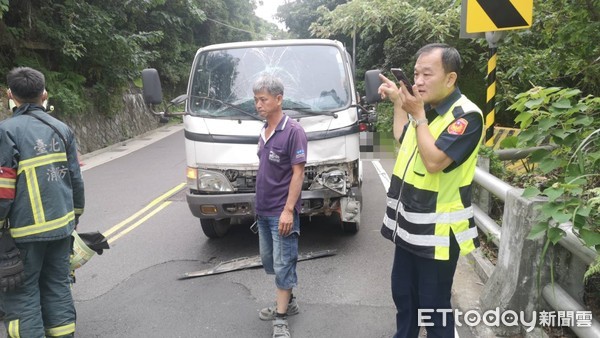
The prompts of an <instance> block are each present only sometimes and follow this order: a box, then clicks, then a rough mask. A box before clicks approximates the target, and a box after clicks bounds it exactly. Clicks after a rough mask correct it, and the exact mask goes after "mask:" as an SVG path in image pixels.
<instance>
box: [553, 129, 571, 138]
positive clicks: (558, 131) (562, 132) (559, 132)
mask: <svg viewBox="0 0 600 338" xmlns="http://www.w3.org/2000/svg"><path fill="white" fill-rule="evenodd" d="M550 134H551V135H552V136H556V137H558V138H561V139H564V138H566V137H567V136H569V135H570V134H571V133H569V132H568V131H566V130H564V129H554V131H552V132H551V133H550Z"/></svg>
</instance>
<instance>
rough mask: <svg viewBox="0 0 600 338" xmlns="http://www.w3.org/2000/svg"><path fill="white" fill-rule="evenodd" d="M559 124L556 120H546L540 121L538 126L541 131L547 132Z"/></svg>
mask: <svg viewBox="0 0 600 338" xmlns="http://www.w3.org/2000/svg"><path fill="white" fill-rule="evenodd" d="M557 123H558V121H556V120H555V119H544V120H541V121H540V123H539V124H538V127H539V128H540V130H541V131H546V130H548V129H550V128H552V127H554V126H555V125H556V124H557Z"/></svg>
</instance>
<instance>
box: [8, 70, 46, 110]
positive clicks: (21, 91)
mask: <svg viewBox="0 0 600 338" xmlns="http://www.w3.org/2000/svg"><path fill="white" fill-rule="evenodd" d="M6 84H8V88H10V91H11V93H12V94H13V95H14V96H15V98H17V100H20V101H22V102H24V103H35V102H36V101H37V100H38V99H39V98H40V96H42V94H43V93H44V90H45V89H46V79H45V78H44V74H42V73H41V72H40V71H38V70H35V69H33V68H29V67H17V68H13V69H12V70H11V71H10V72H8V75H7V76H6Z"/></svg>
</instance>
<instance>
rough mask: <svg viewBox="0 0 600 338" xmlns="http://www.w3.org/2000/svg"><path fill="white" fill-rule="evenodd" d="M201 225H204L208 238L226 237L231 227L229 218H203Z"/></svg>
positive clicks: (203, 229) (203, 228)
mask: <svg viewBox="0 0 600 338" xmlns="http://www.w3.org/2000/svg"><path fill="white" fill-rule="evenodd" d="M200 225H201V226H202V231H203V232H204V234H205V235H206V237H208V238H221V237H224V236H225V235H226V234H227V231H228V230H229V228H230V227H231V224H230V220H229V218H224V219H218V220H215V219H212V218H202V219H200Z"/></svg>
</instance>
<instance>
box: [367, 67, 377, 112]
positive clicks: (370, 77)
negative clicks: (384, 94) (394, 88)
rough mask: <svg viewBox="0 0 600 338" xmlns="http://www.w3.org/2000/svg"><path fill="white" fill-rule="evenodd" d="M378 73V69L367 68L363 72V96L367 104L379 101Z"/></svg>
mask: <svg viewBox="0 0 600 338" xmlns="http://www.w3.org/2000/svg"><path fill="white" fill-rule="evenodd" d="M379 74H381V71H380V70H379V69H372V70H367V71H366V73H365V93H366V95H365V98H366V101H367V104H374V103H377V102H379V101H381V96H380V95H379V93H377V89H379V86H380V85H381V79H379Z"/></svg>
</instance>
